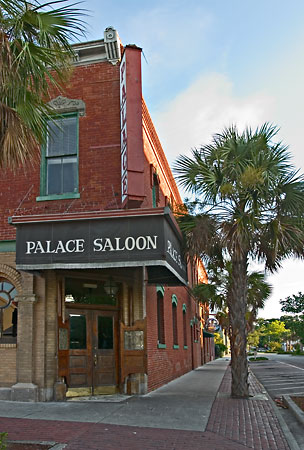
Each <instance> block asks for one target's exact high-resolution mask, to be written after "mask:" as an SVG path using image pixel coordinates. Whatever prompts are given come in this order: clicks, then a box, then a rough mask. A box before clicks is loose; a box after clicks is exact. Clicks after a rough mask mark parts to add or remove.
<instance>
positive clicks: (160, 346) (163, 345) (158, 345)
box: [157, 344, 167, 348]
mask: <svg viewBox="0 0 304 450" xmlns="http://www.w3.org/2000/svg"><path fill="white" fill-rule="evenodd" d="M157 348H167V346H166V344H157Z"/></svg>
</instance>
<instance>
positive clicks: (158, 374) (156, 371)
mask: <svg viewBox="0 0 304 450" xmlns="http://www.w3.org/2000/svg"><path fill="white" fill-rule="evenodd" d="M172 294H175V295H176V296H177V299H178V302H177V328H178V344H179V348H178V349H174V348H173V327H172ZM156 298H157V294H156V288H155V286H149V287H148V289H147V353H148V390H149V391H151V390H153V389H156V388H158V387H160V386H162V385H163V384H165V383H168V382H169V381H171V380H173V379H175V378H177V377H179V376H181V375H183V374H184V373H186V372H189V371H190V370H192V364H193V367H194V368H195V367H198V366H199V365H201V346H200V343H199V342H198V343H192V335H191V334H192V333H191V326H190V320H191V319H192V318H193V317H194V315H195V311H196V309H197V305H196V304H195V302H194V301H193V299H191V298H190V296H189V294H188V292H187V290H186V288H183V287H167V288H165V295H164V319H165V343H166V348H158V346H157V344H158V343H157V337H158V333H157V301H156ZM183 304H186V306H187V313H186V314H187V319H186V320H187V344H188V349H184V332H183ZM191 346H192V348H193V362H192V349H191Z"/></svg>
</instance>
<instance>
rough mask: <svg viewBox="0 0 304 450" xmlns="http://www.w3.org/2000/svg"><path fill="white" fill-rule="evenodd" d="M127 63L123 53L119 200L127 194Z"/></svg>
mask: <svg viewBox="0 0 304 450" xmlns="http://www.w3.org/2000/svg"><path fill="white" fill-rule="evenodd" d="M126 70H127V64H126V56H125V54H124V56H123V58H122V61H121V64H120V158H121V201H122V202H124V200H125V199H126V198H127V195H128V172H127V169H128V165H127V164H128V158H127V155H128V134H127V76H126Z"/></svg>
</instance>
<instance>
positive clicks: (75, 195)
mask: <svg viewBox="0 0 304 450" xmlns="http://www.w3.org/2000/svg"><path fill="white" fill-rule="evenodd" d="M68 198H80V194H79V192H76V193H75V192H69V193H66V194H53V195H40V196H39V197H36V201H37V202H45V201H48V200H66V199H68Z"/></svg>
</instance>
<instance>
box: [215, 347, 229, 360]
mask: <svg viewBox="0 0 304 450" xmlns="http://www.w3.org/2000/svg"><path fill="white" fill-rule="evenodd" d="M214 351H215V357H216V358H221V357H222V356H223V355H224V353H225V352H226V351H227V347H226V345H225V344H215V346H214Z"/></svg>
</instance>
